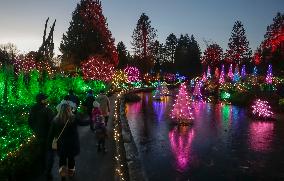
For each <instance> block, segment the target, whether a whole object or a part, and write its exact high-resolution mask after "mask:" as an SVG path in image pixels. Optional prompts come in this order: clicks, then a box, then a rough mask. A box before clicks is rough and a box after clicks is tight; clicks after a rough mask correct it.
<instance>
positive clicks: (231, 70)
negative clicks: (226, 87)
mask: <svg viewBox="0 0 284 181" xmlns="http://www.w3.org/2000/svg"><path fill="white" fill-rule="evenodd" d="M228 77H230V79H231V80H233V77H234V74H233V65H232V64H230V68H229V72H228Z"/></svg>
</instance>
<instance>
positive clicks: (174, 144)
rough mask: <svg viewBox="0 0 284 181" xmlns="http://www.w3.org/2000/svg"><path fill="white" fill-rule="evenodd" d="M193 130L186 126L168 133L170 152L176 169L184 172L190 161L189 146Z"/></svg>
mask: <svg viewBox="0 0 284 181" xmlns="http://www.w3.org/2000/svg"><path fill="white" fill-rule="evenodd" d="M193 138H194V130H193V129H191V128H189V127H187V126H180V127H175V128H174V129H172V130H171V131H170V132H169V140H170V144H171V150H172V153H173V154H174V157H175V159H176V169H177V170H178V171H181V172H182V171H184V170H185V169H186V168H187V167H188V165H189V162H190V160H191V158H190V156H191V153H190V152H191V144H192V140H193Z"/></svg>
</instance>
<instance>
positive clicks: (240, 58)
mask: <svg viewBox="0 0 284 181" xmlns="http://www.w3.org/2000/svg"><path fill="white" fill-rule="evenodd" d="M251 54H252V51H251V49H250V48H249V41H248V40H247V38H246V34H245V29H244V26H243V24H242V22H241V21H236V22H235V24H234V27H233V30H232V33H231V37H230V39H229V43H228V49H227V50H226V54H225V60H226V63H227V64H231V63H232V64H238V65H241V64H248V63H249V62H250V59H251Z"/></svg>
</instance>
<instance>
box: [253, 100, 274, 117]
mask: <svg viewBox="0 0 284 181" xmlns="http://www.w3.org/2000/svg"><path fill="white" fill-rule="evenodd" d="M252 113H253V114H254V115H255V116H257V117H259V118H270V117H272V115H273V112H272V111H271V107H270V106H269V105H268V102H267V101H262V100H260V99H257V100H255V101H254V103H253V105H252Z"/></svg>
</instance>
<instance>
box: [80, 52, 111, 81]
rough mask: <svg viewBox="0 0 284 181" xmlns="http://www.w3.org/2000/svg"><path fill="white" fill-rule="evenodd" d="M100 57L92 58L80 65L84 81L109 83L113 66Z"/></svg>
mask: <svg viewBox="0 0 284 181" xmlns="http://www.w3.org/2000/svg"><path fill="white" fill-rule="evenodd" d="M107 62H108V61H107V60H106V59H105V58H103V57H100V56H93V57H91V58H89V59H88V60H86V61H85V62H84V63H83V64H82V73H83V76H84V79H91V80H102V81H105V82H110V81H111V79H112V77H113V74H114V66H113V65H112V64H109V63H107Z"/></svg>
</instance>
